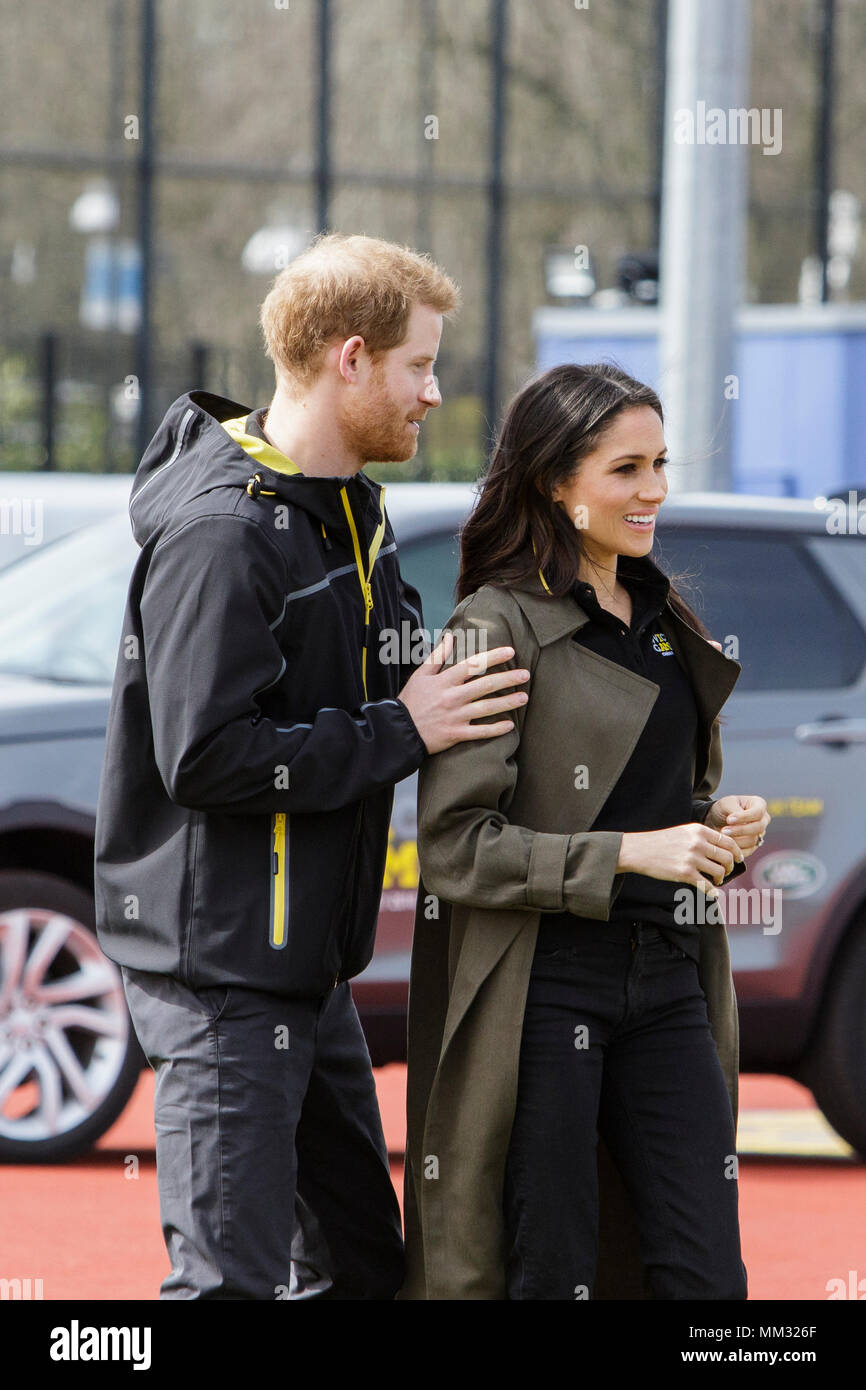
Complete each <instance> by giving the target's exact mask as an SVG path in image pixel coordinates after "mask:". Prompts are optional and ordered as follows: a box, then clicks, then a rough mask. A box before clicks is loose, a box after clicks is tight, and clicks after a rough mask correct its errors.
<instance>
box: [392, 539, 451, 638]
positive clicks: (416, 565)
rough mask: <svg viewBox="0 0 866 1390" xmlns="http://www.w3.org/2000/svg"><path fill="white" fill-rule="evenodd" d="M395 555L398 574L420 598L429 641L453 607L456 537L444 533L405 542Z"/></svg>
mask: <svg viewBox="0 0 866 1390" xmlns="http://www.w3.org/2000/svg"><path fill="white" fill-rule="evenodd" d="M399 555H400V573H401V574H402V576H403V578H404V579H405V580H407V581H408V583H409V584H414V586H415V588H416V589H417V590H418V592H419V594H420V595H421V603H422V606H423V609H424V626H425V628H426V629H427V631H428V632H429V634H430V639H431V641H433V640H434V639H435V634H436V632H437V630H440V631H441V629H442V628H443V627H444V626H445V624H446V623H447V621H448V619H449V618H450V617H451V614H452V613H453V612H454V609H455V608H456V606H457V603H456V600H455V598H454V586H455V584H456V583H457V565H458V544H457V537H456V536H455V535H454V533H453V532H450V531H445V532H441V533H440V534H439V535H433V536H426V537H425V538H424V539H423V540H413V541H405V542H404V543H403V544H402V545H401V546H400V551H399Z"/></svg>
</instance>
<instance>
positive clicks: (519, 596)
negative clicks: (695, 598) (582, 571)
mask: <svg viewBox="0 0 866 1390" xmlns="http://www.w3.org/2000/svg"><path fill="white" fill-rule="evenodd" d="M628 570H629V571H630V572H631V573H632V574H634V575H635V576H636V577H640V578H645V579H646V580H647V581H649V582H651V583H653V584H654V585H658V587H659V593H661V591H662V585H664V593H665V596H666V597H665V603H664V607H663V608H662V610H661V616H662V618H663V620H664V622H665V623H666V624H667V626H668V627H669V629H670V631H669V632H668V636H669V639H670V642H671V645H672V646H673V648H674V651H675V653H676V655H677V657H678V658H679V660H680V661H681V663H682V664H683V665H684V666H685V668H686V670H687V671H688V672H689V674H690V676H691V678H692V683H693V687H694V690H695V695H696V697H697V702H698V708H699V711H700V713H701V715H702V717H703V719H704V721H705V723H706V724H707V725H711V724H712V722H713V720H714V719H715V717H716V715H717V714H718V712H719V710H720V709H721V708H722V706H723V705H724V703H725V701H726V700H727V699H728V696H729V695H730V693H731V691H732V690H733V688H734V686H735V685H736V683H737V681H738V680H739V677H740V672H741V671H742V669H743V668H742V666H741V665H740V663H739V662H738V661H734V660H733V658H732V657H727V656H724V655H723V654H722V652H720V651H718V650H717V648H716V647H713V646H711V645H710V643H709V642H708V641H707V640H706V638H705V637H702V636H701V634H700V633H699V632H698V631H697V629H696V628H693V627H692V626H691V624H690V623H687V622H686V621H685V620H684V619H683V618H681V617H680V615H679V614H678V613H677V612H675V610H674V609H673V608H672V607H671V605H670V602H669V601H668V599H667V593H668V591H669V590H670V580H669V579H668V577H667V575H665V574H663V573H662V571H661V570H660V569H659V567H658V565H656V564H655V563H654V561H652V560H651V559H650V558H649V556H648V555H645V556H642V557H638V558H630V559H629V565H628ZM511 592H512V594H513V596H514V599H515V600H516V602H517V603H518V604H519V606H520V608H521V609H522V611H523V613H524V615H525V617H526V620H527V622H528V623H529V625H530V627H531V628H532V631H533V633H534V634H535V638H536V641H537V642H538V645H539V646H540V647H546V646H547V645H548V644H549V643H551V642H556V641H558V640H559V638H560V637H566V636H570V635H571V634H572V633H575V632H578V631H579V630H580V629H581V628H582V627H583V626H584V625H585V624H586V623H588V622H589V620H590V614H589V613H587V611H586V609H585V608H583V607H581V605H580V603H579V602H578V600H577V599H576V598H575V597H574V595H573V593H571V594H564V595H563V596H562V597H561V598H553V597H551V595H550V594H549V593H548V592H547V590H546V589H545V588H544V585H543V584H542V582H541V579H540V577H539V574H538V572H537V571H536V572H535V573H534V574H533V575H532V577H531V578H529V579H527V580H525V581H524V580H521V582H520V584H519V585H514V586H513V588H512V589H511Z"/></svg>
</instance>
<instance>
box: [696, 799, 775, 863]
mask: <svg viewBox="0 0 866 1390" xmlns="http://www.w3.org/2000/svg"><path fill="white" fill-rule="evenodd" d="M771 820H772V817H771V815H770V813H769V812H768V810H767V803H766V801H765V800H764V798H763V797H762V796H722V797H720V798H719V800H718V801H715V802H714V803H713V805H712V806H711V807H710V809H709V811H708V813H707V818H706V820H705V821H704V825H708V826H709V827H710V829H712V830H723V831H724V832H725V834H726V835H728V836H730V838H731V839H732V840H736V842H737V844H738V845H739V847H740V849H741V850H742V852H743V857H744V858H746V859H747V858H748V857H749V855H750V854H754V852H755V850H756V849H757V848H758V845H759V844H760V843H761V841H762V840H763V838H764V832H765V831H766V829H767V826H768V825H769V824H770V821H771Z"/></svg>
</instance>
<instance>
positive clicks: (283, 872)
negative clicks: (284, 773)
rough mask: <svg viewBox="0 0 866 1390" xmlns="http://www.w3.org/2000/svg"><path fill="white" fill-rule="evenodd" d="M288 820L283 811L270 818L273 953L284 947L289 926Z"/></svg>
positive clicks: (271, 938)
mask: <svg viewBox="0 0 866 1390" xmlns="http://www.w3.org/2000/svg"><path fill="white" fill-rule="evenodd" d="M288 819H289V818H288V816H287V815H286V813H285V811H275V812H274V814H273V815H272V816H271V845H272V848H271V899H270V944H271V946H272V947H273V948H274V950H275V951H281V950H282V949H283V947H284V946H285V944H286V939H287V936H288V926H289V837H288Z"/></svg>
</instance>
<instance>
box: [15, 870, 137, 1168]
mask: <svg viewBox="0 0 866 1390" xmlns="http://www.w3.org/2000/svg"><path fill="white" fill-rule="evenodd" d="M143 1060H144V1059H143V1056H142V1052H141V1049H140V1047H139V1045H138V1039H137V1038H136V1036H135V1033H134V1031H133V1028H132V1024H131V1022H130V1018H129V1012H128V1010H127V1006H126V997H125V995H124V992H123V982H122V980H121V976H120V971H119V969H118V967H117V966H116V965H115V964H114V962H113V961H110V960H108V959H107V957H106V956H104V955H103V953H102V951H101V950H100V948H99V943H98V941H97V938H96V929H95V918H94V904H93V898H92V896H91V895H90V894H88V893H86V892H85V891H84V890H83V889H81V888H79V887H78V885H77V884H74V883H68V882H67V881H66V880H65V879H61V878H57V877H55V876H53V875H51V874H43V873H27V872H0V1161H2V1162H5V1163H53V1162H60V1161H64V1160H68V1159H70V1158H73V1157H75V1156H77V1155H78V1154H81V1153H83V1152H84V1151H85V1150H86V1149H89V1148H90V1147H91V1146H92V1145H93V1144H94V1143H95V1142H96V1140H97V1139H98V1138H99V1137H100V1136H101V1135H102V1134H104V1133H105V1131H106V1130H107V1129H108V1128H109V1126H110V1125H112V1124H113V1123H114V1121H115V1120H116V1119H117V1117H118V1115H119V1114H120V1113H121V1111H122V1110H123V1108H124V1106H125V1105H126V1103H127V1101H128V1100H129V1097H130V1096H131V1094H132V1092H133V1090H134V1089H135V1085H136V1082H137V1081H138V1076H139V1073H140V1070H141V1066H142V1063H143Z"/></svg>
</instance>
